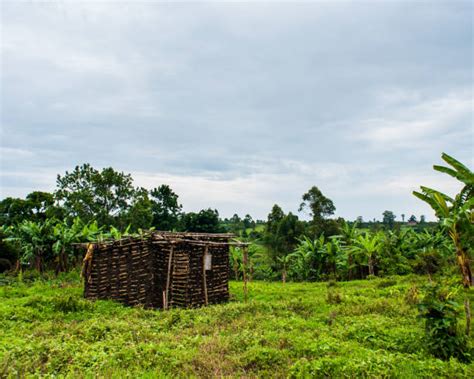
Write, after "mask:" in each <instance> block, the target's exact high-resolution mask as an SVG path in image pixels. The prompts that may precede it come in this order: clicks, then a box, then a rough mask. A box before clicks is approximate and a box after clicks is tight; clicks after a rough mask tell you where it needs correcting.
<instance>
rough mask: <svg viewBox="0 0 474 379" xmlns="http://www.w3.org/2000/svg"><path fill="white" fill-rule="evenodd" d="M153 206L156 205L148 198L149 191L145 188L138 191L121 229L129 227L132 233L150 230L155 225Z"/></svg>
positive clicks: (123, 218) (123, 219)
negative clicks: (139, 230)
mask: <svg viewBox="0 0 474 379" xmlns="http://www.w3.org/2000/svg"><path fill="white" fill-rule="evenodd" d="M153 205H154V203H153V202H152V201H151V200H150V198H149V196H148V191H147V190H146V189H145V188H139V189H137V190H136V193H135V196H134V198H133V200H132V203H131V204H130V207H129V208H128V211H127V213H126V214H125V215H124V217H122V224H121V225H119V227H120V228H121V229H125V228H127V227H129V230H130V231H131V232H136V231H137V230H138V229H142V230H145V229H150V227H151V226H152V225H153V216H154V214H153Z"/></svg>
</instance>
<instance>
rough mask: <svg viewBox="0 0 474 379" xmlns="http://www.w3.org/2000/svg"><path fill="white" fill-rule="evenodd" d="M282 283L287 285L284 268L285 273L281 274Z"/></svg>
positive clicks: (284, 270)
mask: <svg viewBox="0 0 474 379" xmlns="http://www.w3.org/2000/svg"><path fill="white" fill-rule="evenodd" d="M281 281H282V282H283V283H286V267H284V268H283V271H282V273H281Z"/></svg>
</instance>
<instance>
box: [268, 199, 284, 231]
mask: <svg viewBox="0 0 474 379" xmlns="http://www.w3.org/2000/svg"><path fill="white" fill-rule="evenodd" d="M283 217H285V213H284V212H283V210H282V209H281V208H280V206H279V205H277V204H275V205H274V206H273V207H272V210H271V212H270V214H269V215H268V217H267V230H268V231H270V232H272V233H273V232H276V230H277V229H278V223H279V222H280V221H281V220H282V218H283Z"/></svg>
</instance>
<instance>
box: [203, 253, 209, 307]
mask: <svg viewBox="0 0 474 379" xmlns="http://www.w3.org/2000/svg"><path fill="white" fill-rule="evenodd" d="M208 252H209V246H208V245H206V246H204V254H203V256H202V281H203V287H204V303H205V304H206V305H208V304H209V300H208V297H207V278H206V256H207V254H208Z"/></svg>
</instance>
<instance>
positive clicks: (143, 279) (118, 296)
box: [84, 232, 233, 308]
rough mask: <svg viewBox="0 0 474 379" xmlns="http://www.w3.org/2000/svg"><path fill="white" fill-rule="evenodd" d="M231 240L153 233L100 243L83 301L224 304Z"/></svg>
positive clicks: (89, 264) (90, 261) (89, 262)
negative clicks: (110, 300) (108, 300)
mask: <svg viewBox="0 0 474 379" xmlns="http://www.w3.org/2000/svg"><path fill="white" fill-rule="evenodd" d="M231 237H233V235H231V234H203V233H171V232H154V233H150V234H148V235H146V236H145V237H143V238H135V237H130V238H126V239H122V240H119V241H114V242H106V243H101V244H95V245H94V248H93V250H92V249H91V251H90V252H88V254H87V255H86V259H85V266H84V277H85V280H84V296H85V297H86V298H88V299H113V300H117V301H120V302H122V303H124V304H127V305H143V306H145V307H151V308H168V307H196V306H202V305H207V304H215V303H220V302H225V301H227V300H228V298H229V286H228V280H229V245H230V242H229V240H230V238H231Z"/></svg>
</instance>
